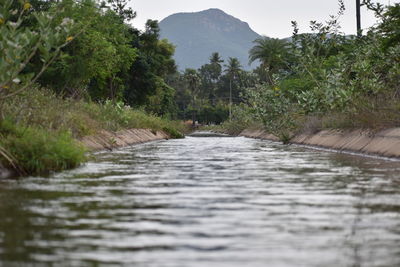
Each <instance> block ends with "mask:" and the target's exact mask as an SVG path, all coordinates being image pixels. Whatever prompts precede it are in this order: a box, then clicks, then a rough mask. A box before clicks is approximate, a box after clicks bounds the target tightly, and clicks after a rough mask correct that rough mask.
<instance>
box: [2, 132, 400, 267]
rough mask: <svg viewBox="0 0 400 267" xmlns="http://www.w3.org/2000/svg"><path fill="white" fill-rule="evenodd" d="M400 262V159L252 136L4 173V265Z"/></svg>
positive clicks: (163, 144)
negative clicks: (46, 172) (60, 168)
mask: <svg viewBox="0 0 400 267" xmlns="http://www.w3.org/2000/svg"><path fill="white" fill-rule="evenodd" d="M26 265H28V266H138V267H156V266H157V267H158V266H160V267H161V266H162V267H172V266H173V267H178V266H179V267H180V266H182V267H197V266H198V267H204V266H210V267H211V266H216V267H225V266H226V267H236V266H241V267H242V266H251V267H258V266H263V267H264V266H400V163H399V162H389V161H383V160H378V159H371V158H360V157H355V156H348V155H347V156H346V155H340V154H335V153H329V152H324V151H315V150H309V149H306V148H301V147H296V146H283V145H280V144H277V143H270V142H266V141H259V140H254V139H248V138H244V137H215V136H208V137H187V138H186V139H183V140H168V141H160V142H153V143H147V144H142V145H137V146H134V147H128V148H124V149H120V150H117V151H114V152H102V153H99V154H96V158H95V159H93V160H92V161H91V162H90V163H88V164H87V165H85V166H83V167H81V168H78V169H76V170H73V171H68V172H63V173H60V174H57V175H54V177H51V178H41V177H32V178H25V179H19V180H3V181H0V266H26Z"/></svg>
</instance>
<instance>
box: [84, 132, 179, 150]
mask: <svg viewBox="0 0 400 267" xmlns="http://www.w3.org/2000/svg"><path fill="white" fill-rule="evenodd" d="M169 138H171V136H170V135H169V134H168V133H166V132H165V131H160V130H159V131H156V130H151V129H127V130H122V131H118V132H112V131H105V130H104V131H101V132H100V133H99V134H96V135H91V136H85V137H83V138H82V139H80V140H79V141H80V143H81V144H82V145H83V146H84V147H86V148H87V149H88V150H89V151H99V150H105V149H108V150H112V149H114V148H118V147H124V146H129V145H134V144H139V143H145V142H150V141H157V140H163V139H169Z"/></svg>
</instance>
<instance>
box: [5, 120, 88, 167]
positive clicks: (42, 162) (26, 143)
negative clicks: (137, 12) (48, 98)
mask: <svg viewBox="0 0 400 267" xmlns="http://www.w3.org/2000/svg"><path fill="white" fill-rule="evenodd" d="M0 136H1V139H0V146H1V147H2V148H3V150H4V151H6V152H7V154H9V155H11V156H12V157H11V160H10V158H8V159H7V158H6V157H5V156H4V155H3V156H2V157H0V160H1V162H2V163H3V165H4V166H6V167H9V168H13V169H17V171H18V172H22V173H20V174H34V175H36V174H48V173H49V172H51V171H60V170H65V169H69V168H73V167H76V166H78V165H79V164H81V163H82V162H84V161H85V155H84V153H85V150H84V148H83V147H82V146H80V145H79V144H78V143H77V142H76V141H75V140H74V139H73V138H72V136H71V134H70V133H69V132H66V131H63V132H58V133H55V132H49V131H47V130H44V129H41V128H35V127H29V126H22V125H18V124H15V122H13V121H11V120H3V121H1V122H0Z"/></svg>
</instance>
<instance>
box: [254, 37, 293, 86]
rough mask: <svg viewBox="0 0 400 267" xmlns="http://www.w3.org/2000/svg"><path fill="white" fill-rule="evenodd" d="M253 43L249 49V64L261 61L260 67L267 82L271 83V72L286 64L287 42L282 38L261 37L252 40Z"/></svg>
mask: <svg viewBox="0 0 400 267" xmlns="http://www.w3.org/2000/svg"><path fill="white" fill-rule="evenodd" d="M253 43H254V44H255V45H254V47H253V48H251V49H250V51H249V64H251V63H253V62H254V61H256V60H259V61H261V68H262V69H263V70H264V71H265V74H266V78H267V82H268V83H270V84H271V85H272V84H273V81H272V74H274V73H276V72H277V71H278V70H280V69H282V68H283V67H285V66H286V63H285V62H286V59H285V58H286V57H287V56H288V54H289V53H288V43H287V42H286V41H284V40H280V39H274V38H272V39H271V38H268V37H261V38H257V39H256V40H254V41H253Z"/></svg>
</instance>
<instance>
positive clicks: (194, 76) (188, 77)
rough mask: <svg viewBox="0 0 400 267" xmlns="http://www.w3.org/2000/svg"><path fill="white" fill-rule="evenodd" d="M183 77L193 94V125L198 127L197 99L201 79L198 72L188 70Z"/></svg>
mask: <svg viewBox="0 0 400 267" xmlns="http://www.w3.org/2000/svg"><path fill="white" fill-rule="evenodd" d="M183 77H184V79H185V81H186V84H187V87H188V88H189V90H190V91H191V94H192V125H193V126H195V125H196V106H197V105H196V97H197V94H198V89H199V85H200V77H199V74H198V73H197V71H196V70H194V69H186V70H185V73H184V74H183Z"/></svg>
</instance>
